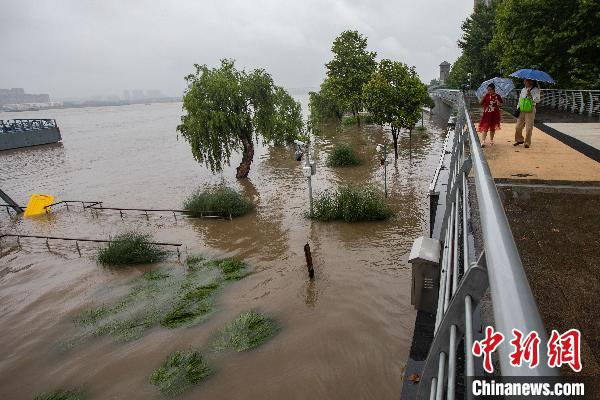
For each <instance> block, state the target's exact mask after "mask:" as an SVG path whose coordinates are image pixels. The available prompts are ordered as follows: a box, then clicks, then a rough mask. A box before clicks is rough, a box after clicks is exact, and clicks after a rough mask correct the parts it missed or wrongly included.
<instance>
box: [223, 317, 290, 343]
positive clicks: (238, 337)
mask: <svg viewBox="0 0 600 400" xmlns="http://www.w3.org/2000/svg"><path fill="white" fill-rule="evenodd" d="M278 331H279V325H278V324H277V321H275V320H274V319H272V318H269V317H267V316H265V315H263V314H261V313H258V312H256V311H248V312H245V313H242V314H241V315H239V316H238V317H237V318H236V319H234V320H233V321H231V322H230V323H229V324H227V326H225V328H223V330H222V331H221V332H220V333H219V336H218V338H217V339H216V341H215V343H214V348H215V349H216V350H224V349H227V348H232V349H234V350H235V351H245V350H251V349H254V348H256V347H258V346H260V345H261V344H263V343H265V342H266V341H267V340H269V339H270V338H271V337H273V336H274V335H275V334H276V333H277V332H278Z"/></svg>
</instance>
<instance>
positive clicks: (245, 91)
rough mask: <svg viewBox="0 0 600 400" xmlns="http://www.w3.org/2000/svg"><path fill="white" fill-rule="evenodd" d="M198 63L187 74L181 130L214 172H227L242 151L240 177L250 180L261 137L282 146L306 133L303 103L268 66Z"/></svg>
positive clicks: (195, 156)
mask: <svg viewBox="0 0 600 400" xmlns="http://www.w3.org/2000/svg"><path fill="white" fill-rule="evenodd" d="M195 67H196V72H195V73H194V74H190V75H188V76H187V77H186V78H185V80H186V81H187V83H188V87H187V90H186V92H185V95H184V97H183V109H184V110H185V111H186V114H185V115H183V116H182V117H181V124H180V125H179V126H178V127H177V130H178V131H179V132H181V134H182V136H183V137H184V138H185V140H187V141H188V142H189V143H190V146H191V148H192V154H193V156H194V158H195V159H196V160H197V161H198V162H200V163H203V164H205V165H206V166H207V167H209V168H210V170H211V171H212V172H213V173H214V172H220V171H222V170H223V166H224V165H229V163H230V160H231V154H232V153H233V152H236V151H240V150H241V152H242V161H241V163H240V165H239V166H238V167H237V173H236V177H237V178H238V179H241V178H246V177H247V176H248V173H249V172H250V164H251V163H252V160H253V158H254V142H255V141H256V140H258V138H259V137H261V138H262V139H263V140H264V141H265V142H267V143H274V144H282V143H284V142H286V141H290V140H293V138H295V136H296V135H298V134H299V133H300V132H301V130H302V127H303V122H302V117H301V113H300V104H298V103H297V102H296V101H295V100H294V99H293V98H292V97H291V96H290V95H289V94H288V93H287V92H286V91H285V89H283V88H281V87H278V86H275V85H274V83H273V78H271V75H269V74H268V73H267V72H266V71H265V70H262V69H255V70H253V71H250V72H246V71H244V70H238V69H236V68H235V65H234V61H233V60H226V59H224V60H221V66H220V67H219V68H208V67H207V66H206V65H202V66H201V65H197V64H196V65H195Z"/></svg>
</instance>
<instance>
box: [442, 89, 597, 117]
mask: <svg viewBox="0 0 600 400" xmlns="http://www.w3.org/2000/svg"><path fill="white" fill-rule="evenodd" d="M519 91H520V89H515V90H513V91H512V92H511V93H510V94H509V95H508V96H506V98H505V99H504V101H505V103H506V104H507V105H512V106H516V103H517V98H518V97H519ZM458 92H459V91H458V90H452V89H436V90H435V91H433V92H432V95H433V96H437V97H440V98H442V99H443V100H444V101H446V102H448V103H454V104H455V103H456V96H457V94H458ZM467 96H468V97H470V98H474V97H475V92H474V91H473V90H469V91H468V92H467ZM539 105H540V106H542V107H547V108H553V109H556V110H561V111H565V112H570V113H575V114H581V115H589V116H590V117H599V118H600V90H571V89H541V92H540V103H539Z"/></svg>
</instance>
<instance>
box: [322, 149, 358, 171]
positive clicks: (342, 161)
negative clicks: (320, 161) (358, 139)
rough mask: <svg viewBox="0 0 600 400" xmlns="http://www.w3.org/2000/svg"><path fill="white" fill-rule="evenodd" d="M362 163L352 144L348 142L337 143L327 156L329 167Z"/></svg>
mask: <svg viewBox="0 0 600 400" xmlns="http://www.w3.org/2000/svg"><path fill="white" fill-rule="evenodd" d="M361 163H362V161H361V159H360V158H359V157H358V155H357V154H356V152H355V151H354V149H353V148H352V146H350V145H349V144H347V143H341V144H336V145H335V146H334V147H333V149H332V150H331V153H329V155H328V156H327V166H328V167H348V166H353V165H360V164H361Z"/></svg>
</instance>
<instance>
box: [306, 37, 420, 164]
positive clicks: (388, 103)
mask: <svg viewBox="0 0 600 400" xmlns="http://www.w3.org/2000/svg"><path fill="white" fill-rule="evenodd" d="M331 52H332V53H333V58H332V59H331V61H329V62H328V63H327V64H325V67H326V77H325V80H324V81H323V83H321V86H320V90H319V91H318V92H310V93H309V96H310V101H309V110H310V120H309V123H310V124H311V126H313V127H314V126H317V125H319V124H322V123H327V122H332V121H333V122H340V121H341V119H342V117H343V116H344V114H345V113H351V114H352V117H353V119H354V121H355V122H356V124H357V125H360V124H361V112H363V111H366V112H368V113H369V115H370V120H371V121H372V122H373V123H375V124H379V125H384V124H388V125H389V126H390V127H391V130H392V139H393V143H394V153H395V156H396V158H398V135H399V132H400V130H401V129H407V130H412V129H413V128H414V126H415V125H416V123H417V122H418V121H419V119H420V118H421V109H422V107H423V106H424V105H431V104H430V102H431V99H430V97H429V95H428V94H427V87H426V86H425V85H424V84H423V83H422V82H421V80H420V79H419V76H418V75H417V72H416V70H415V68H414V67H409V66H408V65H406V64H404V63H402V62H399V61H392V60H388V59H383V60H381V61H379V63H378V62H377V61H376V60H375V57H376V56H377V53H376V52H374V51H369V50H368V49H367V38H366V37H365V36H363V35H361V34H359V33H358V32H357V31H351V30H348V31H344V32H342V33H341V34H340V35H339V36H338V37H337V38H336V39H335V40H334V42H333V45H332V47H331Z"/></svg>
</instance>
